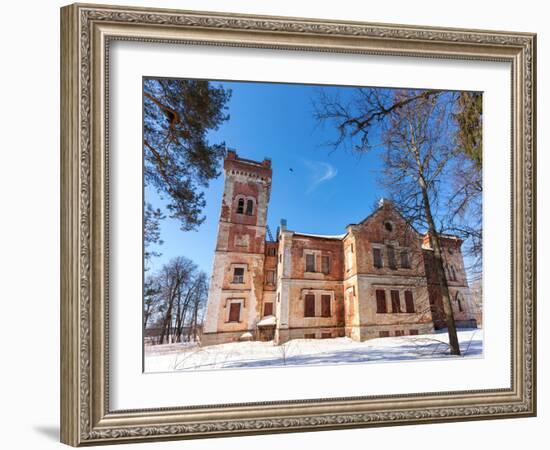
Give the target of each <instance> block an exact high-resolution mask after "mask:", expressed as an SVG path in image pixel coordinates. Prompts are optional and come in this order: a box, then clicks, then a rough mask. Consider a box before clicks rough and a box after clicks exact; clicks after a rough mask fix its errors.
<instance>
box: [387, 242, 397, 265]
mask: <svg viewBox="0 0 550 450" xmlns="http://www.w3.org/2000/svg"><path fill="white" fill-rule="evenodd" d="M388 266H390V269H397V264H396V262H395V249H394V248H393V247H392V246H391V245H388Z"/></svg>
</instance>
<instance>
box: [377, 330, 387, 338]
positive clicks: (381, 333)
mask: <svg viewBox="0 0 550 450" xmlns="http://www.w3.org/2000/svg"><path fill="white" fill-rule="evenodd" d="M378 335H379V336H380V337H390V332H389V331H380V332H378Z"/></svg>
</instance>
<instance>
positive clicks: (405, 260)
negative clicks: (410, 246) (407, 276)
mask: <svg viewBox="0 0 550 450" xmlns="http://www.w3.org/2000/svg"><path fill="white" fill-rule="evenodd" d="M401 267H402V268H403V269H410V268H411V262H410V261H409V252H408V250H401Z"/></svg>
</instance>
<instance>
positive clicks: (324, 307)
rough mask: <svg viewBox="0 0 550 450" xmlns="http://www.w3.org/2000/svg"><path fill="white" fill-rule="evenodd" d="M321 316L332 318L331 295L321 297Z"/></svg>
mask: <svg viewBox="0 0 550 450" xmlns="http://www.w3.org/2000/svg"><path fill="white" fill-rule="evenodd" d="M321 316H322V317H330V295H321Z"/></svg>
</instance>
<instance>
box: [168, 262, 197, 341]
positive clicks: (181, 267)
mask: <svg viewBox="0 0 550 450" xmlns="http://www.w3.org/2000/svg"><path fill="white" fill-rule="evenodd" d="M196 267H197V266H196V265H195V263H193V262H192V261H191V260H189V259H187V258H185V257H183V256H178V257H176V258H174V259H172V260H170V262H169V263H168V264H166V265H165V266H163V268H162V269H161V274H160V276H161V280H162V281H161V282H162V296H163V302H164V308H163V309H164V313H163V317H162V319H161V323H160V327H161V331H160V339H159V343H160V344H163V343H164V341H165V339H168V336H171V335H172V330H173V320H174V317H175V315H174V312H175V311H174V307H175V306H176V307H177V301H178V300H179V299H181V295H182V290H183V288H184V286H185V285H186V283H188V282H189V280H190V279H191V276H192V274H193V272H194V271H195V270H196Z"/></svg>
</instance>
